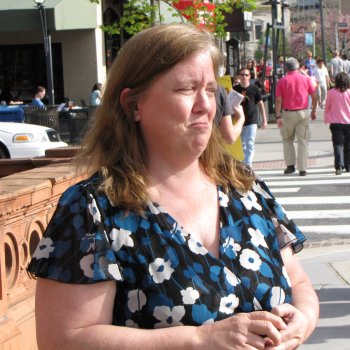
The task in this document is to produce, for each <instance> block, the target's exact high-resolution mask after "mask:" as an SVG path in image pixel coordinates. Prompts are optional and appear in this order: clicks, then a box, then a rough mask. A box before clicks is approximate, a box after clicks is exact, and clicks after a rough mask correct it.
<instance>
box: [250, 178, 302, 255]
mask: <svg viewBox="0 0 350 350" xmlns="http://www.w3.org/2000/svg"><path fill="white" fill-rule="evenodd" d="M254 190H255V191H256V192H258V193H259V194H260V196H261V198H262V201H263V204H264V206H265V208H266V209H267V210H268V212H269V214H270V216H271V219H272V222H273V225H274V227H275V231H276V234H277V241H278V245H279V248H280V249H282V248H284V247H285V246H287V245H291V246H292V248H293V250H294V252H295V253H298V252H300V251H301V250H302V249H303V243H304V241H305V239H306V238H305V236H304V234H303V233H302V232H301V231H300V230H299V228H298V226H297V225H296V224H295V223H294V221H293V220H290V219H289V218H288V216H287V213H286V212H285V210H284V208H283V207H282V206H281V205H280V204H279V203H278V202H277V200H276V198H275V197H274V196H273V194H272V193H271V191H270V189H269V188H268V186H267V185H266V183H265V182H264V181H261V180H260V179H258V180H257V181H256V183H255V185H254Z"/></svg>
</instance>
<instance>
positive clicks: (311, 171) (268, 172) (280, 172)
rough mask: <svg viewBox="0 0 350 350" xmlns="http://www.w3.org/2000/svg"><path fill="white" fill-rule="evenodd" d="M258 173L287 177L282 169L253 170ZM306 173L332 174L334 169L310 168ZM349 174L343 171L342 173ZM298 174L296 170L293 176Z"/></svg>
mask: <svg viewBox="0 0 350 350" xmlns="http://www.w3.org/2000/svg"><path fill="white" fill-rule="evenodd" d="M255 172H256V173H258V174H264V175H268V174H271V175H273V174H277V175H282V176H284V177H287V175H285V174H283V170H276V169H268V170H260V169H258V170H256V171H255ZM307 172H308V174H317V173H329V174H333V175H334V173H335V169H334V168H311V169H307ZM346 174H349V173H346V172H344V175H346ZM295 175H298V171H296V172H295V173H294V176H295ZM288 176H293V174H292V175H288Z"/></svg>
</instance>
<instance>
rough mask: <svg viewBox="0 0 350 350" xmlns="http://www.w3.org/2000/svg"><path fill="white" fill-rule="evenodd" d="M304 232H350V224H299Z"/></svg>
mask: <svg viewBox="0 0 350 350" xmlns="http://www.w3.org/2000/svg"><path fill="white" fill-rule="evenodd" d="M298 227H299V229H300V231H301V232H303V233H319V234H339V235H340V234H350V225H320V226H318V225H316V226H315V225H313V226H299V225H298Z"/></svg>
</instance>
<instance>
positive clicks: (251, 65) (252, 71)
mask: <svg viewBox="0 0 350 350" xmlns="http://www.w3.org/2000/svg"><path fill="white" fill-rule="evenodd" d="M247 68H248V69H249V72H250V80H251V83H252V84H254V82H255V79H256V78H257V71H256V62H255V60H252V59H249V60H248V61H247Z"/></svg>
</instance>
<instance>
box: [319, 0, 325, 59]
mask: <svg viewBox="0 0 350 350" xmlns="http://www.w3.org/2000/svg"><path fill="white" fill-rule="evenodd" d="M319 1H320V4H319V6H320V19H321V37H322V59H323V61H324V64H325V65H327V54H326V36H325V32H324V17H323V0H319Z"/></svg>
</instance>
